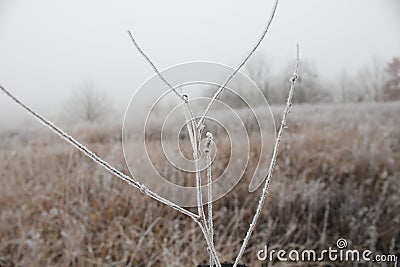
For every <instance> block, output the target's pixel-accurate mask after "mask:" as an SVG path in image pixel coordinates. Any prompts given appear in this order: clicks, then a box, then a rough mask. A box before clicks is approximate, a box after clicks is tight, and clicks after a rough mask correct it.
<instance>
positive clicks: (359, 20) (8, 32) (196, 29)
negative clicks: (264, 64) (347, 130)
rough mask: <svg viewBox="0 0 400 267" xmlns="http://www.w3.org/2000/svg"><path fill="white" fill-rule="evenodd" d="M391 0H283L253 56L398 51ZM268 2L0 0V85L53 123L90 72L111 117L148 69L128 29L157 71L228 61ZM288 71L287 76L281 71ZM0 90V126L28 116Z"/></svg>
mask: <svg viewBox="0 0 400 267" xmlns="http://www.w3.org/2000/svg"><path fill="white" fill-rule="evenodd" d="M397 2H398V1H395V0H385V1H382V0H371V1H362V0H351V1H350V0H335V1H333V0H325V1H317V0H307V1H299V0H283V1H282V2H281V3H280V5H279V7H278V11H277V16H276V18H275V20H274V22H273V24H272V27H271V30H270V32H269V34H268V36H267V38H266V39H265V41H264V42H263V44H262V46H261V47H260V49H259V51H258V52H257V53H256V55H255V57H267V58H268V62H269V64H270V65H271V66H273V67H275V68H276V69H280V68H282V67H283V66H285V65H286V64H287V62H289V61H290V60H292V59H293V57H294V54H295V46H296V43H299V44H300V46H301V54H302V58H306V59H308V60H310V61H311V62H313V63H314V64H315V65H316V67H317V68H318V70H319V72H320V73H321V75H323V76H326V77H328V78H332V77H335V76H336V75H337V74H338V73H339V72H341V71H342V70H344V69H345V70H347V71H350V72H351V71H355V70H357V69H358V68H360V67H362V66H364V65H366V64H368V62H370V61H371V58H372V57H376V58H379V59H381V60H382V61H384V62H387V61H388V60H390V59H391V58H392V57H394V56H399V55H400V34H399V28H400V27H399V26H400V4H399V3H397ZM271 6H272V1H255V0H249V1H240V2H232V1H228V0H221V1H209V0H206V1H200V2H199V1H196V2H195V1H182V0H181V1H178V0H171V1H140V2H139V1H118V2H110V1H94V0H90V1H63V2H60V1H50V0H42V1H27V0H21V1H11V0H2V1H1V0H0V84H2V85H3V86H4V87H6V88H7V89H8V90H10V91H12V92H14V93H15V94H16V95H18V96H19V97H20V98H22V99H23V100H24V101H25V102H26V103H27V104H30V105H32V107H34V108H35V109H36V110H38V111H39V112H41V113H43V114H44V115H46V116H50V117H51V118H53V119H54V120H56V121H57V118H58V117H59V115H60V112H61V111H62V109H61V107H60V104H62V103H63V102H64V101H65V99H66V98H68V97H70V95H71V93H72V92H73V91H74V90H75V89H76V88H77V87H78V86H79V84H80V83H81V82H82V81H85V80H91V81H93V82H94V83H95V84H96V85H97V86H98V87H99V88H102V89H104V90H105V91H107V92H108V95H110V96H111V97H112V98H113V100H114V105H115V106H116V110H117V111H118V117H119V118H121V120H122V115H123V114H122V111H123V110H124V109H125V108H126V106H127V104H128V102H129V99H130V97H131V96H132V94H133V93H134V92H135V91H136V89H137V88H138V87H139V86H140V85H141V84H142V83H143V82H144V81H145V80H146V79H148V78H149V77H150V76H152V75H153V73H152V70H151V68H150V67H149V66H148V64H147V63H146V62H145V61H144V60H143V59H142V58H141V56H140V55H139V54H138V53H137V51H136V50H135V49H134V48H133V47H132V44H131V42H130V40H129V38H128V35H127V33H126V30H132V31H133V33H134V34H135V37H136V38H137V40H138V42H139V43H140V44H141V46H142V47H143V49H144V50H145V51H146V52H147V54H148V55H149V56H150V57H151V58H152V60H153V61H154V62H155V63H156V64H157V66H159V68H160V69H164V68H168V67H170V66H173V65H176V64H180V63H184V62H189V61H213V62H218V63H223V64H226V65H230V66H233V67H236V66H237V65H238V64H239V63H240V61H241V60H242V59H243V58H244V57H245V55H246V53H248V51H249V49H250V47H251V46H252V45H253V44H254V43H255V42H256V40H257V39H258V37H259V34H260V33H261V31H262V29H263V28H264V26H265V22H266V20H267V19H268V16H269V13H270V10H271ZM288 75H290V74H288ZM22 114H23V113H22V111H21V110H20V108H19V107H17V106H16V105H14V104H13V103H11V102H10V101H9V100H8V99H6V97H5V96H4V95H2V94H0V122H1V126H0V129H1V128H7V127H8V126H10V125H12V124H14V123H15V122H16V121H19V120H23V121H29V119H28V118H27V117H26V116H25V115H22Z"/></svg>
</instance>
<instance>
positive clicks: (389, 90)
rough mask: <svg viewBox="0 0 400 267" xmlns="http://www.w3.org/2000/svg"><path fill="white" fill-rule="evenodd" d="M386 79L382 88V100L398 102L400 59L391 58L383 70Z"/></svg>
mask: <svg viewBox="0 0 400 267" xmlns="http://www.w3.org/2000/svg"><path fill="white" fill-rule="evenodd" d="M385 71H386V73H387V74H388V79H387V81H386V83H385V85H384V86H383V89H382V90H383V100H384V101H394V100H400V58H399V57H397V58H393V59H392V61H391V62H390V63H389V64H388V65H387V67H386V69H385Z"/></svg>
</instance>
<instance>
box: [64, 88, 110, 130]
mask: <svg viewBox="0 0 400 267" xmlns="http://www.w3.org/2000/svg"><path fill="white" fill-rule="evenodd" d="M64 109H65V117H66V118H67V119H69V120H72V121H74V122H76V121H83V122H91V123H92V122H99V121H101V120H103V119H106V118H108V117H109V116H110V115H111V114H112V112H113V108H112V100H111V99H110V97H109V96H108V95H107V93H106V92H105V91H103V90H101V89H99V88H98V87H96V85H95V84H94V82H93V81H84V82H82V83H81V84H80V85H79V86H78V88H77V89H76V90H75V92H74V93H73V95H72V96H71V98H70V99H69V100H68V101H67V102H66V103H65V105H64Z"/></svg>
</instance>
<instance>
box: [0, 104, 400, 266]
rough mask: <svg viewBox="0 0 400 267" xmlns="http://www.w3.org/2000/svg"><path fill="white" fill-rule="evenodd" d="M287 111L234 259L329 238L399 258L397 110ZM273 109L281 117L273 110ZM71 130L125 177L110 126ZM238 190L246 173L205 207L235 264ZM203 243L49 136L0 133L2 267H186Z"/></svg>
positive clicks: (219, 245)
mask: <svg viewBox="0 0 400 267" xmlns="http://www.w3.org/2000/svg"><path fill="white" fill-rule="evenodd" d="M293 108H294V110H293V111H292V114H291V116H290V117H289V123H288V125H289V128H288V129H287V132H286V135H285V137H284V138H283V141H282V144H281V152H280V154H279V158H278V161H277V166H276V169H275V175H274V179H273V180H272V183H271V187H270V194H269V197H268V198H267V203H266V206H265V208H264V210H263V212H262V214H261V218H260V221H259V223H258V224H257V227H256V231H255V233H254V236H253V237H252V238H251V239H250V244H249V247H248V249H247V250H246V253H245V255H244V261H245V262H246V263H248V264H251V266H260V262H257V260H256V252H257V251H258V250H260V249H262V248H263V246H264V245H265V244H266V243H268V244H269V245H270V248H271V249H273V248H282V249H285V248H286V249H289V248H292V249H293V248H304V249H312V248H314V249H318V248H320V249H325V248H327V247H328V246H330V245H332V246H334V244H335V242H336V240H337V238H339V237H342V238H345V239H347V240H348V241H349V243H350V246H351V248H360V249H371V250H373V251H379V252H382V253H386V254H387V253H393V254H399V253H400V250H399V246H400V213H399V211H400V191H399V188H400V116H399V114H400V104H399V103H386V104H347V105H318V106H311V105H310V106H296V105H295V106H294V107H293ZM273 112H274V114H276V119H277V121H279V119H280V116H281V114H282V107H273ZM71 134H72V135H73V136H76V138H77V139H78V140H79V141H82V142H83V143H84V144H85V145H87V146H88V147H89V148H91V149H93V150H94V151H95V152H96V153H98V154H99V155H100V156H104V157H105V159H106V160H107V161H109V162H110V163H112V164H113V165H115V166H116V167H118V168H119V169H121V170H124V172H126V173H127V172H128V171H127V168H126V166H125V163H124V159H123V156H122V151H121V150H122V149H121V144H120V128H119V126H115V127H113V126H108V127H104V125H97V126H96V125H92V126H86V127H82V126H80V127H77V128H75V129H73V130H72V132H71ZM219 153H220V154H221V155H228V154H229V152H228V151H219ZM254 153H257V151H254ZM138 156H140V155H138ZM254 158H256V157H255V156H254ZM159 164H160V165H163V164H164V163H163V161H162V160H161V157H160V162H159ZM217 166H218V165H217ZM220 166H221V168H222V167H223V164H221V165H220ZM165 171H166V172H172V171H173V170H172V169H171V170H169V169H168V168H166V169H165ZM216 173H218V170H216ZM170 175H172V176H173V173H170ZM247 187H248V177H246V175H245V177H244V179H243V181H242V182H241V183H240V184H239V185H238V186H237V187H236V188H235V189H234V191H233V192H231V193H230V194H229V195H227V196H226V197H225V198H223V199H222V200H219V201H217V202H216V203H215V205H214V212H213V213H214V227H215V230H214V231H215V245H216V250H217V251H218V252H219V255H220V258H221V261H225V260H226V261H232V260H233V259H234V258H235V256H236V255H237V253H238V250H239V247H240V242H241V241H242V240H241V239H242V238H243V236H244V234H245V232H246V230H247V227H248V225H249V223H250V220H251V218H252V215H253V214H254V210H255V208H256V202H257V199H258V196H259V194H260V190H258V191H257V192H256V193H254V194H249V193H248V192H247ZM193 211H195V210H193ZM203 239H204V238H203V236H202V233H201V231H200V229H198V227H197V225H196V224H195V223H194V222H193V221H192V220H191V219H190V218H187V217H185V216H183V215H181V214H179V213H178V212H176V211H173V210H171V209H168V208H166V207H165V206H162V205H160V204H158V203H156V202H154V201H152V200H151V199H148V198H146V197H145V196H143V195H142V194H140V193H139V192H138V191H136V190H133V189H131V188H129V187H127V186H126V184H125V183H123V182H122V181H120V180H117V179H116V178H114V177H110V175H109V174H108V173H106V172H105V171H103V170H101V169H100V168H99V167H97V166H96V165H94V164H93V163H92V162H91V161H90V160H88V159H87V158H86V157H84V156H83V155H82V154H81V153H79V152H77V151H75V150H74V149H73V148H71V147H70V146H69V145H68V144H66V143H65V142H63V141H60V140H59V139H58V138H57V137H56V136H54V135H52V133H48V132H46V131H41V130H39V131H33V132H29V133H24V132H16V133H14V134H12V135H10V134H7V133H2V134H1V135H0V266H14V265H22V266H43V265H62V266H98V265H101V266H104V265H111V266H126V265H130V266H153V265H154V266H196V265H197V264H198V263H206V262H207V261H208V255H207V252H206V250H205V243H204V241H203ZM337 265H338V266H340V263H337Z"/></svg>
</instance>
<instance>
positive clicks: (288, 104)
mask: <svg viewBox="0 0 400 267" xmlns="http://www.w3.org/2000/svg"><path fill="white" fill-rule="evenodd" d="M299 62H300V55H299V46H298V45H297V49H296V66H295V69H294V73H293V77H292V78H291V79H290V90H289V95H288V98H287V101H286V106H285V109H284V111H283V116H282V120H281V125H280V126H279V131H278V134H277V137H276V140H275V146H274V151H273V153H272V158H271V162H270V165H269V169H268V175H267V178H266V180H265V184H264V187H263V190H262V193H261V196H260V199H259V201H258V206H257V210H256V213H255V214H254V217H253V220H252V222H251V224H250V227H249V229H248V230H247V233H246V237H245V238H244V240H243V243H242V246H241V248H240V250H239V254H238V256H237V257H236V260H235V264H234V265H233V266H234V267H236V266H237V265H238V264H239V261H240V259H241V258H242V256H243V253H244V250H245V249H246V247H247V244H248V242H249V239H250V236H251V234H252V233H253V231H254V228H255V227H256V224H257V220H258V218H259V216H260V214H261V210H262V208H263V206H264V203H265V198H266V197H267V194H268V189H269V184H270V181H271V177H272V173H273V171H274V168H275V163H276V159H277V157H278V152H279V145H280V143H281V138H282V135H283V132H284V130H285V129H286V128H287V125H286V123H287V117H288V115H289V113H290V108H291V107H292V99H293V94H294V90H295V87H296V81H297V79H298V77H299V76H298V69H299Z"/></svg>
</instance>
